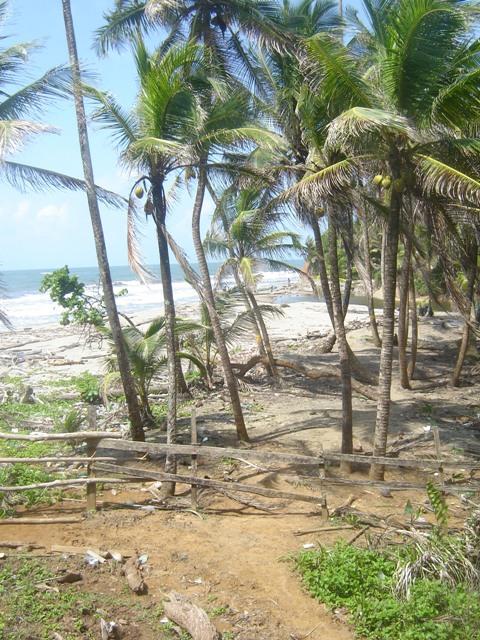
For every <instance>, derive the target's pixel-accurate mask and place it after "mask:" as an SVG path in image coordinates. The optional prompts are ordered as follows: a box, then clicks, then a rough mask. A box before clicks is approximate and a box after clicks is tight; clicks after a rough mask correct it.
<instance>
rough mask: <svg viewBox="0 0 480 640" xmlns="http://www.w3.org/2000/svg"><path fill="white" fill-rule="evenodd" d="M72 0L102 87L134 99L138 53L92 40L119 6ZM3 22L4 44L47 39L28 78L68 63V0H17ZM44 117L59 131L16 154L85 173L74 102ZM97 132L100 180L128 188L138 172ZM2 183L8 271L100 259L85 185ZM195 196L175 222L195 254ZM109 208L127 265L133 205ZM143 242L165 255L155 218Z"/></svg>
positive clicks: (2, 257) (151, 255) (105, 216)
mask: <svg viewBox="0 0 480 640" xmlns="http://www.w3.org/2000/svg"><path fill="white" fill-rule="evenodd" d="M71 5H72V12H73V19H74V26H75V31H76V38H77V47H78V52H79V56H80V59H81V61H82V63H83V64H85V65H86V66H87V67H88V68H89V69H91V70H92V71H94V72H95V75H96V80H95V83H96V85H97V86H98V87H100V88H102V89H104V90H108V91H111V92H112V93H113V94H114V95H115V96H116V98H117V99H118V100H119V101H120V102H121V103H122V104H123V105H130V104H132V101H133V100H134V97H135V93H136V82H135V72H134V67H133V64H132V60H131V55H130V53H129V52H128V51H123V52H120V53H118V52H113V53H111V54H110V55H109V56H108V57H107V58H98V57H97V55H96V54H95V52H94V50H93V47H92V43H93V34H94V32H95V30H96V29H97V28H98V27H99V26H100V25H101V24H102V23H103V18H102V16H103V14H104V12H105V11H108V10H111V9H112V7H113V5H114V2H113V0H71ZM0 28H1V30H2V32H1V34H2V36H4V35H8V36H9V39H8V40H7V41H3V42H2V46H5V43H6V42H7V43H18V42H24V41H32V40H34V41H37V42H39V43H41V44H42V45H43V47H42V49H40V50H39V51H37V52H35V54H34V55H33V57H32V60H31V62H30V61H29V62H28V63H27V64H26V65H25V67H26V69H25V71H26V77H25V82H24V84H28V82H30V81H31V80H32V79H34V78H35V77H38V76H40V75H42V74H43V73H44V72H45V71H46V70H48V69H49V68H51V67H53V66H56V65H59V64H65V63H67V60H68V53H67V45H66V40H65V33H64V24H63V14H62V6H61V0H10V18H9V19H8V21H7V23H6V24H5V25H0ZM159 37H160V34H159ZM42 121H43V122H45V123H47V124H49V125H53V126H54V127H56V128H57V129H58V133H56V134H46V135H42V136H37V137H36V138H35V140H33V141H31V142H30V143H29V144H28V146H27V147H25V149H23V150H22V151H20V152H19V153H18V154H16V156H15V158H12V159H14V160H15V161H16V162H23V163H25V164H32V165H36V166H41V167H44V168H47V169H50V170H55V171H60V172H62V173H66V174H69V175H73V176H76V177H82V167H81V159H80V152H79V148H78V138H77V129H76V120H75V113H74V109H73V103H71V101H67V100H63V101H60V102H58V104H56V105H55V106H52V107H49V108H48V109H47V110H46V111H45V112H44V114H43V115H42ZM89 135H90V144H91V152H92V158H93V165H94V173H95V181H96V183H97V184H99V185H101V186H103V187H105V188H108V189H111V190H113V191H116V192H117V193H121V194H122V195H127V194H128V192H129V190H130V186H131V184H132V182H133V179H134V177H132V176H128V175H126V174H125V172H124V171H123V170H122V169H121V168H120V167H119V166H118V164H117V154H116V150H115V147H114V146H113V143H112V142H111V140H110V139H109V137H108V134H107V132H105V131H102V130H101V129H100V128H99V127H98V126H96V125H94V124H93V125H92V124H90V125H89ZM0 188H1V193H2V197H1V198H0V224H1V227H0V228H1V236H0V270H1V271H8V270H12V269H44V268H48V269H52V268H57V267H60V266H63V265H64V264H68V265H69V266H70V267H84V266H92V265H94V264H96V258H95V247H94V243H93V235H92V231H91V227H90V219H89V213H88V208H87V202H86V197H85V195H84V194H83V193H70V192H68V191H62V192H60V191H45V192H42V193H37V192H35V193H32V192H26V193H21V192H19V191H16V190H15V189H13V188H12V187H10V186H9V185H8V184H7V183H5V182H2V183H1V187H0ZM191 202H192V198H191V196H189V195H188V194H185V195H184V196H183V197H182V198H181V199H180V200H179V202H178V203H177V204H176V205H175V207H173V208H172V211H171V213H170V215H169V220H168V224H169V229H170V232H171V233H172V234H173V235H174V237H175V238H176V240H177V242H178V243H179V244H180V245H181V246H183V248H184V249H185V250H186V251H187V253H188V254H189V255H190V256H193V247H192V242H191V232H190V215H191ZM101 211H102V221H103V225H104V231H105V237H106V241H107V250H108V256H109V260H110V264H112V265H125V264H127V251H126V212H125V211H124V210H121V209H112V208H106V207H102V209H101ZM212 211H213V203H212V202H211V201H210V200H208V199H207V200H206V202H205V206H204V212H203V220H204V227H206V225H207V222H208V217H209V214H210V213H212ZM297 230H298V229H297ZM142 247H143V255H144V258H145V261H146V263H148V264H155V263H157V262H158V249H157V245H156V242H155V233H154V229H153V226H152V225H151V223H150V226H149V227H146V228H145V230H144V237H143V241H142Z"/></svg>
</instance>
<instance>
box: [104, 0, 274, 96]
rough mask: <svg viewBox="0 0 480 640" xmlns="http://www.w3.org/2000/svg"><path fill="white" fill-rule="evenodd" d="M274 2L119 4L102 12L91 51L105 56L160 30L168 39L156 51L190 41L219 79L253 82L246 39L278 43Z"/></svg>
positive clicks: (151, 0)
mask: <svg viewBox="0 0 480 640" xmlns="http://www.w3.org/2000/svg"><path fill="white" fill-rule="evenodd" d="M277 16H278V7H277V3H276V2H275V1H274V0H120V1H118V0H117V1H116V3H115V8H114V9H113V10H112V11H110V12H109V13H106V14H105V16H104V17H105V24H104V25H103V26H102V27H100V28H99V29H98V30H97V32H96V37H95V45H96V48H97V51H98V52H99V53H100V54H102V55H105V54H106V53H107V51H108V50H109V49H111V48H115V47H119V46H122V45H123V44H124V43H125V42H126V41H129V40H131V39H132V38H135V37H136V35H137V34H138V33H139V32H143V33H150V32H151V31H153V30H155V29H158V28H159V27H162V28H164V29H166V30H167V32H168V35H167V37H166V39H165V40H164V42H163V43H162V50H164V51H165V50H167V49H168V48H169V47H171V46H172V45H173V44H178V43H180V42H188V41H193V42H197V43H200V44H202V45H204V47H205V65H206V67H208V68H210V69H215V71H216V73H217V74H218V73H220V74H221V75H222V76H223V77H224V78H225V77H230V78H236V79H237V80H242V81H243V80H246V81H248V82H253V83H255V82H256V76H255V70H254V65H252V60H251V58H250V55H249V51H248V47H247V46H246V45H247V44H248V41H249V40H251V39H252V38H256V39H258V38H261V39H262V42H263V43H265V42H270V41H283V40H285V34H284V33H283V32H282V29H281V28H279V26H278V25H277V24H276V23H277Z"/></svg>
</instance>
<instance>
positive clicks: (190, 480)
mask: <svg viewBox="0 0 480 640" xmlns="http://www.w3.org/2000/svg"><path fill="white" fill-rule="evenodd" d="M95 467H96V468H98V469H100V470H102V471H111V472H112V473H120V474H124V475H128V476H135V477H137V478H142V477H143V478H146V479H148V480H160V481H161V482H179V483H181V484H189V485H192V484H196V485H198V486H199V487H213V488H214V489H217V488H218V489H226V490H227V491H229V492H230V491H240V492H242V493H255V494H258V495H260V496H266V497H267V498H283V499H284V500H299V501H301V502H311V503H314V504H319V503H320V502H321V496H312V495H304V494H302V493H292V492H289V491H280V490H279V489H267V488H266V487H259V486H257V485H250V484H240V483H239V482H224V481H222V480H211V479H210V478H201V477H198V476H194V477H193V476H182V475H179V474H176V473H164V472H162V471H150V470H149V469H138V468H136V467H135V468H131V467H123V466H121V465H113V464H108V463H100V464H98V465H95Z"/></svg>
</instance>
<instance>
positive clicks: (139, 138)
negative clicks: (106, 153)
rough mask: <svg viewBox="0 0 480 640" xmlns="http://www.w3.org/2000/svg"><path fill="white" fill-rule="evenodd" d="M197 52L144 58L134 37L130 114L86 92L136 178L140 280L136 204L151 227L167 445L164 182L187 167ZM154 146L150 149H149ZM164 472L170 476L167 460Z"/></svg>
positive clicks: (132, 219)
mask: <svg viewBox="0 0 480 640" xmlns="http://www.w3.org/2000/svg"><path fill="white" fill-rule="evenodd" d="M199 56H200V51H199V49H198V47H197V46H196V45H194V44H187V45H177V46H174V47H172V48H170V49H169V51H167V52H166V53H165V54H163V55H161V54H157V52H154V53H153V54H150V53H149V52H148V51H147V49H146V47H145V44H144V42H143V40H142V39H141V38H140V37H138V38H137V39H136V42H135V44H134V57H135V63H136V70H137V80H138V84H139V90H138V95H137V99H136V103H135V105H134V106H133V108H132V109H131V111H127V110H125V109H124V108H123V107H122V106H121V105H120V104H118V103H117V102H116V100H115V99H114V97H113V96H111V95H109V94H106V93H103V92H101V91H98V90H95V89H93V88H88V93H89V95H90V97H91V98H93V99H94V100H95V103H96V104H97V105H98V108H97V110H96V111H95V113H94V114H93V118H94V120H96V121H98V122H99V123H100V124H101V125H102V126H103V127H105V128H107V129H109V130H111V131H112V133H113V136H114V139H115V141H116V142H117V143H118V146H119V150H120V160H121V162H122V164H124V165H125V166H126V167H128V168H129V169H130V170H134V171H136V172H137V175H139V176H140V177H139V178H137V179H136V180H135V183H134V185H133V187H132V189H131V192H130V198H129V208H128V229H129V231H128V248H129V261H130V264H131V266H132V268H133V269H134V271H135V272H136V273H137V274H138V275H139V276H140V277H141V278H142V279H144V280H145V279H146V278H148V276H149V273H148V272H147V271H146V270H145V268H144V266H143V264H142V260H141V255H140V253H139V249H138V244H137V236H136V219H137V214H138V211H137V209H138V204H139V202H142V201H143V204H144V210H145V213H146V214H147V216H148V215H151V216H152V218H153V220H154V223H155V228H156V234H157V241H158V248H159V255H160V273H161V281H162V291H163V304H164V315H165V331H166V352H167V369H168V411H167V424H166V428H167V442H168V443H173V442H174V441H175V434H176V416H177V371H178V366H177V362H178V358H177V355H176V352H177V348H176V338H175V301H174V297H173V287H172V276H171V268H170V257H169V251H168V242H167V237H166V234H165V225H166V217H167V210H168V205H169V203H168V198H167V193H166V186H167V181H168V180H169V179H170V178H171V177H172V178H173V180H174V186H177V183H176V182H175V180H179V177H178V176H177V174H178V173H179V172H180V173H181V172H182V171H183V170H185V169H187V168H190V165H191V161H190V153H189V147H188V143H189V138H188V135H189V132H190V130H191V126H192V123H191V119H192V114H193V112H194V108H195V104H196V101H195V89H194V87H193V85H192V83H191V81H190V80H189V78H188V74H187V69H189V70H193V69H195V66H196V64H198V62H199V59H200V58H199ZM151 141H155V144H153V145H152V144H151ZM167 466H168V470H169V471H171V472H173V471H174V462H173V460H170V459H169V460H168V464H167Z"/></svg>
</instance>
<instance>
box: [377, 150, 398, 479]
mask: <svg viewBox="0 0 480 640" xmlns="http://www.w3.org/2000/svg"><path fill="white" fill-rule="evenodd" d="M390 169H391V172H392V183H393V182H394V181H395V180H396V179H399V178H400V174H401V166H400V161H399V158H398V157H397V155H396V153H395V152H394V153H392V156H391V157H390ZM401 208H402V194H401V193H400V192H398V191H396V190H395V189H393V188H392V189H391V195H390V207H389V215H388V222H387V225H386V228H385V257H384V290H383V331H382V349H381V352H380V367H379V381H378V401H377V417H376V421H375V436H374V446H373V455H374V456H384V455H385V453H386V451H387V439H388V428H389V423H390V394H391V386H392V363H393V336H394V329H395V291H396V284H397V252H398V236H399V228H400V211H401ZM384 475H385V468H384V467H383V466H382V465H377V464H373V465H372V466H371V468H370V477H371V478H372V479H373V480H383V479H384Z"/></svg>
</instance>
